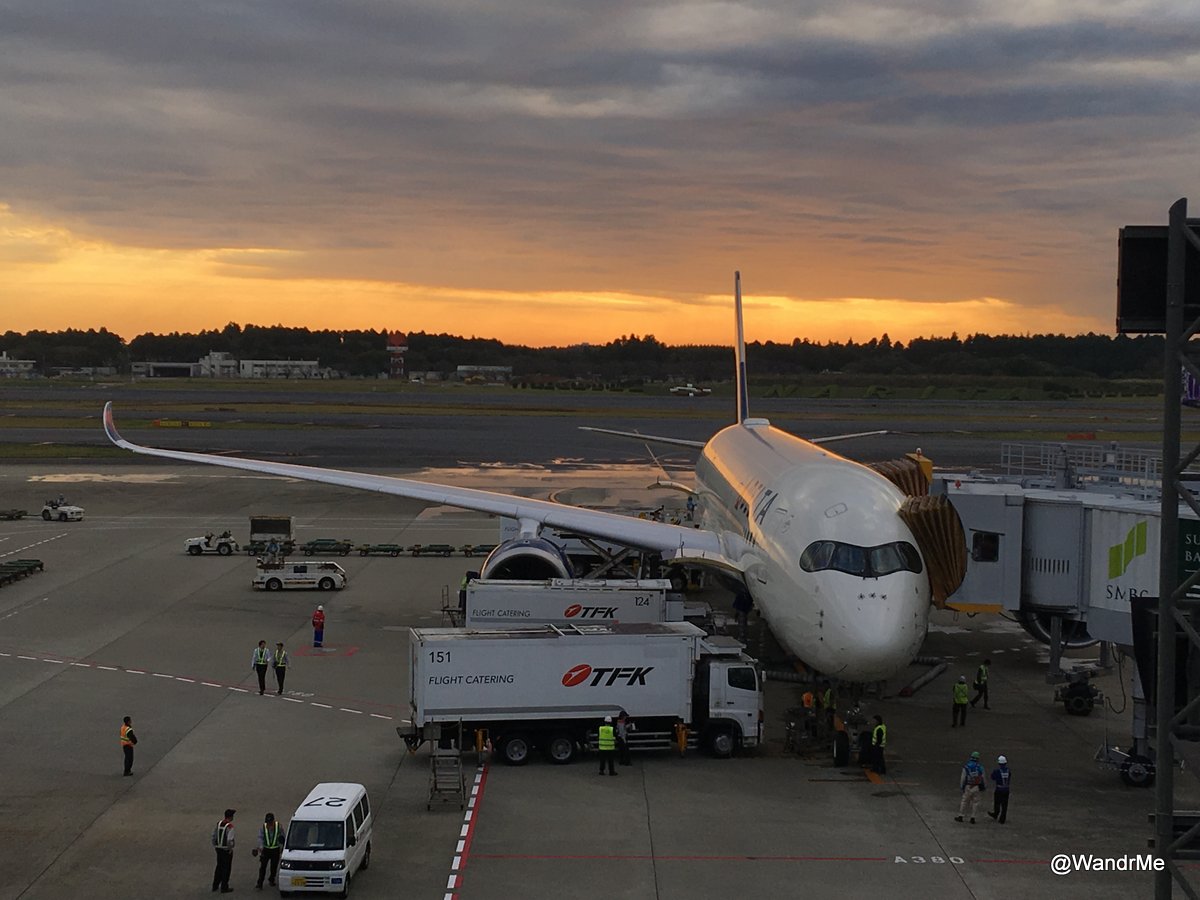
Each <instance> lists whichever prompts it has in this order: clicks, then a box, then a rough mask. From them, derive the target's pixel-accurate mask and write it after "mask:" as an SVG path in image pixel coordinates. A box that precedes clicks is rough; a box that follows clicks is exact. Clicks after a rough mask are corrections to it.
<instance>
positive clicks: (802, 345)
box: [0, 323, 1163, 382]
mask: <svg viewBox="0 0 1200 900" xmlns="http://www.w3.org/2000/svg"><path fill="white" fill-rule="evenodd" d="M0 350H2V351H5V352H7V353H8V355H9V356H10V357H13V358H17V359H32V360H34V361H35V362H36V364H37V368H38V370H39V371H41V372H43V373H50V372H54V371H57V370H59V369H62V368H79V367H85V366H111V367H114V368H115V369H116V370H117V371H118V372H128V371H129V368H130V365H131V364H132V363H135V362H151V361H155V362H195V361H196V360H198V359H199V358H200V357H202V356H204V355H206V354H208V353H209V352H212V351H223V352H227V353H230V354H232V355H233V356H234V358H237V359H316V360H318V361H319V362H320V364H321V365H322V366H324V367H327V368H330V369H333V370H334V371H337V372H341V373H343V374H345V375H348V376H365V377H373V376H375V375H377V374H379V373H380V372H384V371H386V370H387V368H388V352H387V332H386V331H384V330H382V329H381V330H379V331H374V330H369V329H368V330H350V331H331V330H324V331H312V330H309V329H307V328H285V327H283V326H279V325H275V326H259V325H245V326H242V325H237V324H233V323H231V324H229V325H226V326H225V327H224V328H223V329H220V330H219V331H218V330H210V331H201V332H199V333H196V334H189V333H181V332H172V333H170V334H152V333H147V334H140V335H138V336H137V337H135V338H133V339H132V340H130V341H128V342H126V341H125V340H124V339H123V338H122V337H121V336H120V335H117V334H114V333H113V332H111V331H108V330H106V329H103V328H101V329H99V330H95V329H89V330H88V331H81V330H77V329H68V330H66V331H30V332H26V333H24V334H22V333H19V332H15V331H8V332H5V333H4V334H3V335H2V336H0ZM746 353H747V360H748V364H749V368H750V371H751V372H752V373H753V375H754V377H755V378H756V379H761V378H769V379H775V380H779V379H785V380H787V379H794V378H798V377H803V376H808V375H819V374H847V375H868V376H875V377H881V376H892V377H904V376H922V375H934V374H936V375H963V376H975V377H979V376H985V377H986V376H1016V377H1075V376H1084V377H1095V378H1104V379H1121V378H1148V379H1159V378H1161V377H1162V354H1163V339H1162V337H1161V336H1158V335H1139V336H1132V337H1131V336H1128V335H1117V336H1116V337H1110V336H1108V335H1100V334H1084V335H1075V336H1068V335H1061V334H1059V335H1054V334H1039V335H1022V336H1015V335H985V334H975V335H970V336H968V337H966V338H961V339H960V338H959V337H958V335H957V334H952V335H950V336H949V337H941V338H934V337H931V338H914V339H913V340H911V341H909V342H908V343H907V344H905V343H903V342H901V341H892V340H891V339H890V338H889V337H888V336H887V335H886V334H885V335H884V336H883V337H882V338H879V339H872V340H870V341H867V342H865V343H856V342H855V341H846V342H845V343H838V342H834V341H830V342H828V343H816V342H813V341H809V340H800V339H799V338H797V339H795V340H793V341H791V342H790V343H784V342H775V341H766V342H757V341H756V342H754V343H751V344H748V345H747V348H746ZM405 361H406V367H407V369H408V371H410V372H426V371H434V372H453V371H454V370H455V368H456V367H458V366H460V365H478V366H511V367H512V370H513V374H514V376H517V377H525V376H532V375H545V376H552V377H558V378H595V379H603V380H609V381H611V380H628V379H652V380H663V379H671V378H674V379H680V380H688V381H695V382H700V381H726V380H728V379H729V378H730V376H731V373H732V365H733V364H732V351H731V350H730V348H729V347H726V346H716V345H679V346H672V345H669V344H665V343H663V342H661V341H659V340H658V339H657V338H655V337H654V336H653V335H644V336H641V337H639V336H638V335H636V334H634V335H622V336H621V337H619V338H616V339H615V340H612V341H609V342H608V343H607V344H581V345H576V346H568V347H525V346H521V345H513V344H504V343H502V342H500V341H498V340H491V339H487V338H463V337H459V336H457V335H451V334H427V333H425V332H415V333H412V334H409V335H408V351H407V353H406V354H405Z"/></svg>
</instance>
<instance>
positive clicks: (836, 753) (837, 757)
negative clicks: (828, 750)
mask: <svg viewBox="0 0 1200 900" xmlns="http://www.w3.org/2000/svg"><path fill="white" fill-rule="evenodd" d="M833 765H834V767H835V768H838V769H844V768H846V766H848V765H850V735H848V734H846V732H844V731H835V732H834V733H833Z"/></svg>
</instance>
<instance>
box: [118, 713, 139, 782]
mask: <svg viewBox="0 0 1200 900" xmlns="http://www.w3.org/2000/svg"><path fill="white" fill-rule="evenodd" d="M136 743H137V735H136V734H134V733H133V719H131V718H129V716H126V717H125V718H124V719H122V720H121V752H122V753H124V754H125V774H126V775H132V774H133V745H134V744H136Z"/></svg>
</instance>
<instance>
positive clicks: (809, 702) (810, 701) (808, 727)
mask: <svg viewBox="0 0 1200 900" xmlns="http://www.w3.org/2000/svg"><path fill="white" fill-rule="evenodd" d="M800 702H801V703H803V704H804V733H805V734H807V735H812V736H815V735H816V733H817V695H816V694H814V693H813V691H812V688H809V689H808V690H807V691H805V692H804V693H803V694H801V695H800Z"/></svg>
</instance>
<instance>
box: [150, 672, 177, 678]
mask: <svg viewBox="0 0 1200 900" xmlns="http://www.w3.org/2000/svg"><path fill="white" fill-rule="evenodd" d="M150 674H151V675H153V676H154V677H155V678H174V677H175V676H174V675H166V674H164V673H162V672H151V673H150Z"/></svg>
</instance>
